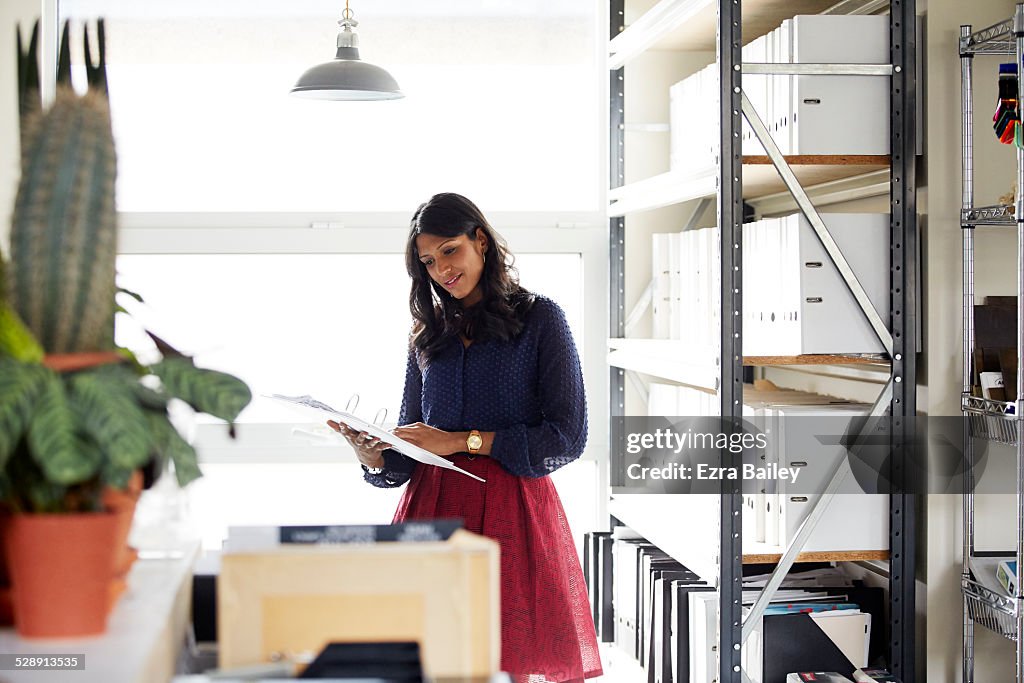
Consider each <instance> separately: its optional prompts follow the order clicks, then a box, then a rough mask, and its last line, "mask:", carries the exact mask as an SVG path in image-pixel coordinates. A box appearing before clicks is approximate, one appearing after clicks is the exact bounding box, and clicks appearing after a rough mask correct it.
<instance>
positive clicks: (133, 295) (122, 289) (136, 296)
mask: <svg viewBox="0 0 1024 683" xmlns="http://www.w3.org/2000/svg"><path fill="white" fill-rule="evenodd" d="M117 292H118V294H127V295H128V296H130V297H131V298H133V299H135V300H136V301H138V302H139V303H140V304H144V303H146V302H145V301H144V300H143V299H142V295H141V294H139V293H138V292H133V291H132V290H130V289H127V288H125V287H118V288H117Z"/></svg>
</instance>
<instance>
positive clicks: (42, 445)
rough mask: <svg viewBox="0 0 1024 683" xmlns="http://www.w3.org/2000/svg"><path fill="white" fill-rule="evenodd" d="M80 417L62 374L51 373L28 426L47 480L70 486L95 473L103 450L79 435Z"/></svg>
mask: <svg viewBox="0 0 1024 683" xmlns="http://www.w3.org/2000/svg"><path fill="white" fill-rule="evenodd" d="M78 426H79V425H78V420H77V417H76V415H75V412H74V411H73V410H72V409H71V405H70V403H69V402H68V397H67V395H66V394H65V391H64V383H63V382H62V381H61V379H60V377H58V376H57V375H55V374H53V373H48V375H47V378H46V383H45V387H44V388H43V392H42V394H41V395H40V397H39V400H38V402H37V404H36V410H35V413H34V414H33V415H32V419H31V422H30V423H29V427H28V446H29V451H30V452H31V453H32V459H33V460H35V462H36V463H37V464H38V465H39V467H40V469H42V471H43V474H44V475H45V476H46V479H47V481H49V482H51V483H53V484H59V485H63V486H67V485H70V484H77V483H79V482H82V481H85V480H86V479H88V478H89V477H91V476H93V475H94V474H96V471H97V470H98V469H99V466H100V464H101V462H102V460H103V454H102V452H100V450H99V449H98V448H96V446H95V445H94V444H91V443H89V442H87V441H86V440H85V439H82V438H81V437H79V435H78V433H77V430H78Z"/></svg>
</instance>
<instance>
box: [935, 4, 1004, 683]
mask: <svg viewBox="0 0 1024 683" xmlns="http://www.w3.org/2000/svg"><path fill="white" fill-rule="evenodd" d="M1013 7H1014V4H1013V2H1012V0H974V1H973V2H969V3H967V2H963V0H927V14H926V17H927V24H926V26H927V28H926V36H927V42H926V49H925V50H923V51H922V56H924V57H925V59H926V60H927V61H926V65H927V74H928V76H927V86H926V103H927V129H928V133H927V160H926V169H925V172H926V180H927V185H928V193H927V199H926V200H925V201H923V202H922V206H921V208H922V211H924V212H926V213H927V217H926V218H925V219H924V221H923V229H924V244H925V254H924V262H925V266H924V288H925V302H924V306H925V318H924V320H925V330H924V335H925V349H926V368H925V371H924V372H923V373H921V377H922V380H923V381H926V382H927V384H928V392H927V397H928V400H927V402H926V403H925V404H923V405H922V406H921V407H922V409H925V407H927V410H928V412H929V414H931V415H958V414H959V395H960V389H961V368H962V362H961V355H962V352H961V340H962V335H961V334H960V329H961V310H962V306H961V299H960V296H961V286H960V271H961V265H960V264H961V234H960V225H959V210H960V196H961V184H960V183H961V180H960V178H961V173H960V168H961V155H960V147H961V145H960V129H961V125H960V59H959V55H958V51H957V43H958V39H959V33H960V29H959V27H960V24H961V23H970V24H972V25H973V26H974V28H975V30H977V29H980V28H983V27H985V26H989V25H991V24H994V23H996V22H998V21H1001V20H1003V19H1005V18H1007V17H1009V16H1010V15H1011V14H1012V12H1013ZM999 61H1000V58H998V57H978V58H976V60H975V62H976V63H975V66H974V84H975V97H974V105H975V117H974V121H975V128H976V134H975V137H974V140H975V188H976V192H975V204H976V205H978V206H982V205H986V204H993V203H995V201H996V199H997V198H998V197H999V196H1000V195H1002V194H1004V193H1006V192H1008V191H1009V190H1011V189H1012V187H1013V151H1012V148H1011V147H1006V146H1002V145H999V144H998V143H997V142H996V140H995V137H994V135H993V134H992V129H991V125H990V123H989V120H990V118H991V111H992V108H993V106H994V102H995V84H996V73H997V71H996V70H997V68H998V67H997V65H998V62H999ZM976 232H977V235H976V240H977V244H978V250H977V251H978V254H977V256H978V263H979V264H981V263H984V264H985V267H979V268H977V269H976V271H975V272H976V282H977V286H976V290H977V295H978V296H979V297H982V296H984V295H985V294H997V293H1006V294H1012V293H1014V291H1015V288H1016V287H1015V285H1016V283H1015V273H1016V269H1015V268H1014V257H1015V253H1016V252H1015V249H1014V248H1013V245H1014V243H1015V236H1014V235H1013V233H1012V231H1003V232H1002V234H1000V233H999V232H998V231H995V230H992V229H985V230H981V229H979V230H978V231H976ZM1003 498H1009V497H1008V496H1004V497H1003ZM1006 503H1010V504H1011V505H1012V502H1011V501H1006V500H1003V501H998V502H997V503H996V505H997V506H998V505H1002V506H1004V507H1005V504H1006ZM961 510H962V506H961V500H960V497H959V496H950V495H932V496H929V498H928V501H927V519H926V523H925V525H924V528H922V530H921V531H922V533H923V534H925V535H926V539H927V546H926V547H927V556H926V558H922V560H923V561H924V562H925V563H926V564H925V567H926V576H927V582H928V598H927V608H928V609H927V615H928V616H927V643H928V666H927V675H926V677H925V678H926V680H928V681H929V683H946V682H952V681H959V680H960V679H961V676H960V666H961V665H960V661H961V656H960V653H961V632H962V626H961V623H962V622H961V599H960V588H959V583H960V566H961V554H962V550H961V547H962V546H961V543H962V538H963V536H962V533H961V526H962V525H961V523H960V515H961ZM998 516H1000V515H999V514H998V513H996V512H995V511H994V510H993V509H992V506H988V511H987V512H986V514H985V515H984V518H985V519H986V520H987V523H986V524H984V525H983V526H985V527H986V531H988V532H991V533H989V534H986V535H987V536H988V538H987V539H986V540H987V541H988V544H991V545H992V546H998V545H1001V544H1003V543H1007V542H1008V543H1012V529H1011V528H1010V527H1009V525H1005V527H1004V528H1002V529H996V528H994V527H995V526H996V525H994V524H992V521H993V520H994V519H995V518H997V517H998ZM1003 518H1004V519H1007V518H1006V517H1003ZM980 519H981V518H980V517H979V521H980ZM1009 519H1012V515H1011V517H1009ZM1008 531H1009V532H1011V533H1007V532H1008ZM975 635H976V640H975V643H976V654H975V661H976V668H975V679H976V680H979V681H985V680H988V681H1009V680H1013V670H1014V668H1013V664H1014V657H1013V648H1012V644H1011V643H1010V642H1009V641H1006V640H1004V639H1002V638H999V637H998V636H996V635H995V634H993V633H992V632H990V631H988V630H987V629H984V628H980V627H979V628H977V629H976V632H975Z"/></svg>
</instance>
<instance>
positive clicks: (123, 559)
mask: <svg viewBox="0 0 1024 683" xmlns="http://www.w3.org/2000/svg"><path fill="white" fill-rule="evenodd" d="M141 495H142V471H141V470H136V471H135V472H133V473H132V476H131V479H129V480H128V487H127V488H126V489H125V490H123V491H121V490H118V489H113V488H108V489H107V490H106V491H104V492H103V507H105V508H106V509H107V510H109V511H110V512H113V513H114V514H115V515H116V516H117V536H116V538H115V539H114V547H115V550H114V576H115V577H118V578H124V576H125V575H126V574H127V573H128V570H129V569H131V566H132V564H133V563H134V562H135V559H136V558H137V557H138V553H137V552H136V551H135V550H133V549H132V548H130V547H128V534H129V533H130V532H131V529H132V519H133V518H134V517H135V506H136V504H137V503H138V502H139V497H140V496H141Z"/></svg>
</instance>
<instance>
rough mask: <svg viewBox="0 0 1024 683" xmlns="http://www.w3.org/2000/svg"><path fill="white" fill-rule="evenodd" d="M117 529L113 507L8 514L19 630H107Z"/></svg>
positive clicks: (47, 633) (45, 633)
mask: <svg viewBox="0 0 1024 683" xmlns="http://www.w3.org/2000/svg"><path fill="white" fill-rule="evenodd" d="M116 534H117V516H116V515H115V514H113V513H109V512H99V513H91V514H77V515H13V516H12V517H11V518H10V520H9V521H8V523H7V526H6V534H5V536H4V544H5V547H6V550H7V560H8V563H9V565H8V570H9V571H10V574H11V584H12V587H13V602H14V622H15V627H16V628H17V631H18V634H19V635H21V636H23V637H26V638H55V637H73V636H87V635H95V634H99V633H103V631H105V630H106V627H107V612H108V607H109V602H110V595H111V587H110V586H111V578H112V576H113V569H114V559H115V553H114V550H115V547H116V546H115V545H114V543H115V537H116Z"/></svg>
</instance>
